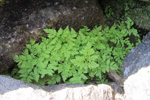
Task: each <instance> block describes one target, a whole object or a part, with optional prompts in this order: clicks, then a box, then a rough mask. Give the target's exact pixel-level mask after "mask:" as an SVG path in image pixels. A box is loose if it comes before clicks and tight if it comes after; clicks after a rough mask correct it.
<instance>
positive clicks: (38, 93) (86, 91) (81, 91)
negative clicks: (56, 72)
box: [0, 75, 114, 100]
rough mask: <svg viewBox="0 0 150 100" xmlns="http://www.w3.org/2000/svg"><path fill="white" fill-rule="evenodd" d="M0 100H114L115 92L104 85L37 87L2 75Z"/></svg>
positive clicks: (0, 76)
mask: <svg viewBox="0 0 150 100" xmlns="http://www.w3.org/2000/svg"><path fill="white" fill-rule="evenodd" d="M0 100H114V91H113V89H112V88H111V87H110V86H108V85H104V84H100V85H83V84H70V85H66V84H61V85H53V86H36V85H33V84H29V83H24V82H22V81H20V80H16V79H13V78H11V77H9V76H3V75H0Z"/></svg>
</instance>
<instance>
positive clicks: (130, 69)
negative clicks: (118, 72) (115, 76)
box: [122, 32, 150, 80]
mask: <svg viewBox="0 0 150 100" xmlns="http://www.w3.org/2000/svg"><path fill="white" fill-rule="evenodd" d="M149 59H150V32H149V33H148V34H147V35H146V36H145V37H144V39H143V41H142V43H140V44H139V45H138V46H137V47H136V48H133V49H132V50H131V51H130V53H129V54H128V55H127V56H126V57H125V59H124V61H123V64H122V71H123V76H124V80H125V79H127V78H128V76H130V75H132V74H135V73H136V72H137V71H138V70H140V69H141V68H142V67H147V66H148V65H150V60H149Z"/></svg>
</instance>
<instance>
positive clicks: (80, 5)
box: [0, 0, 105, 73]
mask: <svg viewBox="0 0 150 100" xmlns="http://www.w3.org/2000/svg"><path fill="white" fill-rule="evenodd" d="M11 3H12V4H11ZM104 21H105V16H104V14H103V11H102V9H101V7H100V5H99V4H98V3H97V0H69V1H66V0H52V1H51V0H40V1H37V0H30V1H29V0H19V1H18V0H11V2H10V3H8V4H6V5H3V6H2V7H0V73H1V72H3V71H5V70H7V69H8V68H10V67H11V66H12V64H13V63H14V62H13V59H12V57H13V56H14V55H15V54H20V53H21V52H22V51H23V50H24V48H25V44H26V43H28V41H29V39H30V38H34V39H35V40H38V39H39V37H41V36H42V35H43V34H42V33H41V32H42V30H43V29H44V28H55V29H59V28H60V27H62V28H65V27H66V26H68V25H69V26H70V27H73V28H74V29H75V30H78V29H79V28H81V27H83V26H85V25H86V26H88V27H90V28H92V27H94V26H95V25H103V23H104Z"/></svg>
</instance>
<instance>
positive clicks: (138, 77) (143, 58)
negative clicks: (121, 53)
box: [122, 32, 150, 100]
mask: <svg viewBox="0 0 150 100" xmlns="http://www.w3.org/2000/svg"><path fill="white" fill-rule="evenodd" d="M149 59H150V32H149V33H148V34H147V35H146V36H145V37H144V39H143V41H142V43H140V44H139V45H138V46H137V47H136V48H134V49H132V50H131V51H130V53H129V54H128V55H127V56H126V58H125V60H124V62H123V65H122V67H123V76H124V91H125V98H126V99H125V100H150V60H149Z"/></svg>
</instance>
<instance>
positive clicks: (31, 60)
mask: <svg viewBox="0 0 150 100" xmlns="http://www.w3.org/2000/svg"><path fill="white" fill-rule="evenodd" d="M132 25H133V22H132V21H131V20H130V18H128V20H127V21H126V22H121V23H120V24H119V25H117V24H114V25H113V26H112V27H111V28H109V27H106V28H105V29H104V30H102V27H101V26H99V27H95V28H94V29H93V30H90V29H88V27H86V26H85V27H84V28H82V29H80V30H79V32H76V31H75V30H74V29H72V28H71V30H70V29H69V27H66V28H65V29H64V30H63V29H62V28H60V29H59V30H58V31H56V30H55V29H44V31H45V32H46V33H47V37H42V42H41V43H36V42H35V41H34V40H33V39H31V40H30V44H27V45H26V49H25V50H24V51H23V53H22V54H21V55H15V56H14V60H15V62H17V63H18V72H17V74H19V78H20V79H21V80H23V81H25V82H29V83H35V84H39V85H46V84H57V83H67V84H70V83H88V81H92V80H96V82H97V83H101V82H106V81H105V77H106V72H109V69H111V70H116V71H117V70H120V69H121V64H122V61H123V59H124V57H125V55H126V54H127V53H128V52H129V50H130V49H132V48H133V47H134V45H133V43H131V42H130V40H129V36H130V35H133V36H136V37H139V35H138V34H137V30H136V29H134V28H132ZM139 42H140V41H139V40H137V43H139Z"/></svg>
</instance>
